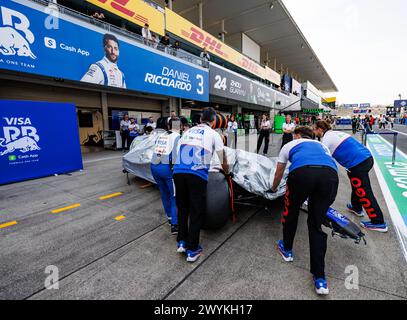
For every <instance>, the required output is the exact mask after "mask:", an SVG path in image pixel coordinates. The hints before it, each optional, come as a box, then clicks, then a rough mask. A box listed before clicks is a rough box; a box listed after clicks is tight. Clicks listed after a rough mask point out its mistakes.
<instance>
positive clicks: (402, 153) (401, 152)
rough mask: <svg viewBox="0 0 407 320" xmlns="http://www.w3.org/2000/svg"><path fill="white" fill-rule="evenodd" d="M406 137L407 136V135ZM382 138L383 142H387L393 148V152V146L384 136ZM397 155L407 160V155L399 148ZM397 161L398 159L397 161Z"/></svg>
mask: <svg viewBox="0 0 407 320" xmlns="http://www.w3.org/2000/svg"><path fill="white" fill-rule="evenodd" d="M406 135H407V134H406ZM380 138H382V140H383V141H384V142H386V143H387V144H388V145H389V146H390V147H391V148H392V150H393V144H391V143H390V142H389V141H387V140H386V139H384V138H383V137H382V136H380ZM397 153H400V154H401V155H402V156H403V157H404V158H406V159H407V155H406V154H405V153H404V152H403V151H401V150H400V149H399V148H397ZM396 161H397V159H396Z"/></svg>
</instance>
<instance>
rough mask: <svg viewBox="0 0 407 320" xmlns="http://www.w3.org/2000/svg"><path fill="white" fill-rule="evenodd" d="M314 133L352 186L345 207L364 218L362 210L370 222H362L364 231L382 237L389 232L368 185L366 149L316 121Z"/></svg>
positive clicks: (370, 160)
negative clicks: (382, 234)
mask: <svg viewBox="0 0 407 320" xmlns="http://www.w3.org/2000/svg"><path fill="white" fill-rule="evenodd" d="M314 133H315V135H316V136H317V137H320V138H321V142H322V143H323V144H324V145H325V146H327V147H328V148H329V150H330V152H331V154H332V156H333V157H334V158H335V160H336V161H337V162H338V163H339V164H340V165H341V166H343V167H345V169H346V170H347V172H348V177H349V179H350V182H351V185H352V200H351V203H349V204H348V205H347V207H348V209H349V211H350V212H352V213H354V214H355V215H357V216H358V217H363V216H364V213H363V209H365V211H366V213H367V215H368V217H369V218H370V221H362V222H361V223H360V224H361V226H362V227H363V228H365V229H368V230H373V231H378V232H382V233H385V232H387V231H388V228H387V224H386V222H385V221H384V217H383V212H382V210H381V209H380V206H379V204H378V203H377V200H376V197H375V195H374V194H373V190H372V187H371V184H370V178H369V172H370V171H371V170H372V168H373V165H374V159H373V156H372V154H371V153H370V151H369V149H367V148H366V147H365V146H364V145H362V144H361V143H359V142H358V141H357V140H356V139H355V138H354V137H352V136H351V135H349V134H347V133H345V132H340V131H333V130H332V127H331V125H330V124H329V123H328V122H327V121H318V122H317V123H316V124H315V125H314Z"/></svg>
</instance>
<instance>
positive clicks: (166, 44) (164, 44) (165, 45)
mask: <svg viewBox="0 0 407 320" xmlns="http://www.w3.org/2000/svg"><path fill="white" fill-rule="evenodd" d="M170 44H171V43H170V36H169V35H168V33H166V34H165V36H164V37H161V40H160V45H161V46H162V47H163V48H164V51H165V53H168V48H169V46H170Z"/></svg>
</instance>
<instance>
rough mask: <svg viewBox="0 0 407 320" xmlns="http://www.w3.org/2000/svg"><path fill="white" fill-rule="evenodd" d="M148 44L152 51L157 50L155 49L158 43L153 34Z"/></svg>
mask: <svg viewBox="0 0 407 320" xmlns="http://www.w3.org/2000/svg"><path fill="white" fill-rule="evenodd" d="M150 43H151V46H152V47H153V48H154V49H157V48H158V43H159V41H158V39H157V36H156V35H155V34H153V35H152V36H151V41H150Z"/></svg>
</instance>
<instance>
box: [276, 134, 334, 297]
mask: <svg viewBox="0 0 407 320" xmlns="http://www.w3.org/2000/svg"><path fill="white" fill-rule="evenodd" d="M312 136H313V132H312V129H311V128H308V127H298V128H296V129H295V130H294V140H293V141H292V142H289V143H288V144H286V145H285V146H284V147H283V149H281V152H280V155H279V159H278V164H277V170H276V173H275V177H274V182H273V187H272V192H276V191H277V188H278V186H279V185H280V182H281V179H282V178H283V175H284V171H285V169H286V166H287V163H288V162H290V163H291V165H290V167H289V174H288V179H287V186H286V195H285V210H284V213H283V220H282V222H283V240H280V241H279V242H278V244H277V249H278V251H279V253H280V254H281V256H282V257H283V259H284V260H285V261H286V262H292V261H293V260H294V255H293V251H292V250H293V244H294V237H295V233H296V230H297V224H298V216H299V211H300V207H301V205H302V204H303V203H304V202H305V201H306V200H307V199H308V234H309V245H310V257H311V274H312V275H313V277H314V286H315V290H316V292H317V294H319V295H327V294H329V289H328V284H327V281H326V278H325V253H326V249H327V235H326V233H325V232H324V231H322V228H321V226H322V224H323V223H324V221H325V219H326V213H327V211H328V209H329V207H330V206H331V205H332V203H333V202H334V201H335V198H336V194H337V191H338V184H339V178H338V171H337V170H338V168H337V166H336V163H335V161H334V159H333V158H332V157H331V155H330V153H329V150H328V148H327V147H325V146H324V145H323V144H322V143H320V142H318V141H315V140H312Z"/></svg>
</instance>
